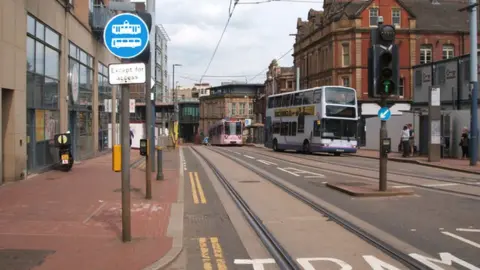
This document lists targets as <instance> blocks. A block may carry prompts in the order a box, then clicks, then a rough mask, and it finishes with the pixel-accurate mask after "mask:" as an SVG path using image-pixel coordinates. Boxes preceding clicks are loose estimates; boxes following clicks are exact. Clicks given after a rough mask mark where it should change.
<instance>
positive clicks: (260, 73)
mask: <svg viewBox="0 0 480 270" xmlns="http://www.w3.org/2000/svg"><path fill="white" fill-rule="evenodd" d="M292 50H293V48H291V49H290V50H288V52H286V53H284V54H282V56H280V57H279V58H278V59H276V60H277V61H278V60H281V59H282V58H283V57H285V56H287V55H288V54H289V53H290V52H291V51H292ZM267 70H268V67H267V68H266V69H264V70H262V71H260V72H259V73H258V74H257V75H255V76H253V77H252V78H250V80H249V81H251V80H253V79H255V78H257V77H258V76H260V75H262V74H263V73H265V72H266V71H267Z"/></svg>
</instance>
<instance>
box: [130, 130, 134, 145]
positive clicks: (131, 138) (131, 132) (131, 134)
mask: <svg viewBox="0 0 480 270" xmlns="http://www.w3.org/2000/svg"><path fill="white" fill-rule="evenodd" d="M133 137H134V135H133V131H132V130H131V129H130V147H132V140H133Z"/></svg>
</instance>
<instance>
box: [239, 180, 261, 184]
mask: <svg viewBox="0 0 480 270" xmlns="http://www.w3.org/2000/svg"><path fill="white" fill-rule="evenodd" d="M238 182H239V183H245V184H249V183H260V181H258V180H244V181H238Z"/></svg>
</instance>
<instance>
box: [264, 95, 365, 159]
mask: <svg viewBox="0 0 480 270" xmlns="http://www.w3.org/2000/svg"><path fill="white" fill-rule="evenodd" d="M357 120H358V103H357V91H356V90H355V89H353V88H350V87H344V86H321V87H315V88H310V89H306V90H300V91H295V92H288V93H283V94H277V95H272V96H270V97H269V98H268V101H267V112H266V123H265V146H266V147H268V148H272V149H273V150H275V151H283V150H297V151H301V152H304V153H313V152H325V153H333V154H335V155H337V156H339V155H340V154H341V153H356V152H357V137H356V133H357Z"/></svg>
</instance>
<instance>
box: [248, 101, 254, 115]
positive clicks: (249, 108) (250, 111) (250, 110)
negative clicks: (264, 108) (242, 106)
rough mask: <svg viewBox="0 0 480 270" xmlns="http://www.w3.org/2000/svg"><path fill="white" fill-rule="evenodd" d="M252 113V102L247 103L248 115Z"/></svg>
mask: <svg viewBox="0 0 480 270" xmlns="http://www.w3.org/2000/svg"><path fill="white" fill-rule="evenodd" d="M252 114H253V103H248V115H252Z"/></svg>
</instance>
